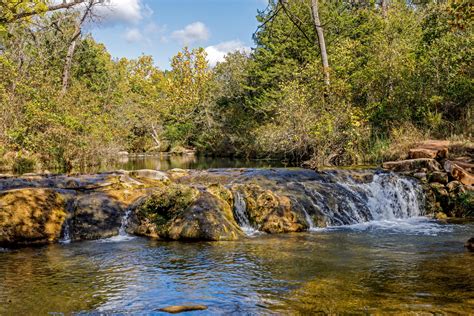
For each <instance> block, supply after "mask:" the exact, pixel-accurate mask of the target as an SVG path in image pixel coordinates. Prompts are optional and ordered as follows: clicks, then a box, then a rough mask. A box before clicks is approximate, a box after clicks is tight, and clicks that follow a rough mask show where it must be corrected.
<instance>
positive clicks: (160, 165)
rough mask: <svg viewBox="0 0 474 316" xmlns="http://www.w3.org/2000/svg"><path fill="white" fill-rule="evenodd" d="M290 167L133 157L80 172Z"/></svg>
mask: <svg viewBox="0 0 474 316" xmlns="http://www.w3.org/2000/svg"><path fill="white" fill-rule="evenodd" d="M288 166H291V165H289V164H287V163H285V162H281V161H276V160H246V159H235V158H213V157H203V156H194V155H179V156H176V155H165V154H162V155H155V156H146V155H142V156H140V155H134V156H125V157H119V158H118V160H117V161H111V162H107V163H104V164H102V165H101V166H97V167H90V168H87V169H83V170H78V171H80V172H88V173H95V172H103V171H112V170H118V169H124V170H138V169H154V170H170V169H173V168H180V169H211V168H270V167H274V168H276V167H288Z"/></svg>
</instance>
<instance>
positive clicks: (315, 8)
mask: <svg viewBox="0 0 474 316" xmlns="http://www.w3.org/2000/svg"><path fill="white" fill-rule="evenodd" d="M311 13H312V17H313V23H314V27H315V28H316V34H317V35H318V43H319V49H320V51H321V61H322V63H323V72H324V82H325V83H326V85H329V84H330V80H329V79H330V78H329V62H328V54H327V51H326V41H325V40H324V32H323V27H322V26H321V20H320V19H319V3H318V0H311Z"/></svg>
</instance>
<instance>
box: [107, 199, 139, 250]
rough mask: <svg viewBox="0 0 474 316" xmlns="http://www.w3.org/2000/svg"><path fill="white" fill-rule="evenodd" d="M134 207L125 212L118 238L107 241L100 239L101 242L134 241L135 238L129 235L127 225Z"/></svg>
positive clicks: (114, 237)
mask: <svg viewBox="0 0 474 316" xmlns="http://www.w3.org/2000/svg"><path fill="white" fill-rule="evenodd" d="M132 209H133V207H131V206H130V207H128V208H127V210H126V211H125V213H124V215H123V217H122V220H121V223H120V228H119V233H118V235H116V236H113V237H110V238H106V239H100V240H99V242H121V241H128V240H131V239H134V238H135V237H134V236H132V235H130V234H128V233H127V230H126V229H127V225H128V220H129V218H130V215H131V213H132Z"/></svg>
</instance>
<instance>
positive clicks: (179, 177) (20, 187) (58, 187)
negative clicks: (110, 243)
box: [0, 169, 309, 246]
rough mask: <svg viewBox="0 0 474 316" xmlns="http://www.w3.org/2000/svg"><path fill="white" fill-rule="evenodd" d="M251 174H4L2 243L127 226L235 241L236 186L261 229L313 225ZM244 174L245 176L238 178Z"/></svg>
mask: <svg viewBox="0 0 474 316" xmlns="http://www.w3.org/2000/svg"><path fill="white" fill-rule="evenodd" d="M249 172H251V171H249V170H239V169H233V170H220V171H218V172H213V171H212V170H211V171H189V170H182V169H174V170H170V171H168V172H161V171H156V170H137V171H131V172H128V171H117V172H111V173H103V174H94V175H78V176H65V175H56V176H55V175H37V174H27V175H24V176H22V177H9V176H3V177H0V245H2V246H12V245H30V244H45V243H54V242H58V241H60V240H62V239H63V240H64V239H68V240H70V241H79V240H93V239H99V238H107V237H111V236H115V235H117V234H119V232H120V230H121V229H125V230H126V232H128V233H129V234H134V235H141V236H147V237H152V238H160V239H168V240H211V241H217V240H236V239H239V238H241V237H243V236H244V233H243V231H242V229H241V228H240V226H239V225H238V224H237V221H236V219H235V217H234V213H233V209H234V206H235V205H234V204H235V203H234V196H235V194H236V193H235V192H237V191H239V192H241V194H242V195H243V197H244V200H245V203H246V205H248V207H246V212H248V216H249V218H250V219H249V220H250V221H251V224H252V225H253V226H255V227H257V228H258V229H259V230H261V231H263V232H268V233H284V232H294V231H302V230H305V229H307V228H308V227H309V226H308V222H307V220H306V219H305V215H304V214H303V213H302V211H301V210H298V209H292V208H291V205H290V204H291V203H290V201H289V199H288V198H287V197H286V196H284V195H283V194H280V193H276V192H272V191H270V190H268V189H265V188H263V187H262V186H260V185H259V184H257V183H256V182H255V181H250V179H251V177H247V176H245V175H244V174H248V173H249ZM239 177H241V178H242V181H239V184H234V183H233V181H234V180H235V179H237V178H239ZM263 182H265V181H262V183H263ZM266 182H267V184H268V182H269V180H268V181H266ZM124 220H126V225H125V224H124V223H123V221H124Z"/></svg>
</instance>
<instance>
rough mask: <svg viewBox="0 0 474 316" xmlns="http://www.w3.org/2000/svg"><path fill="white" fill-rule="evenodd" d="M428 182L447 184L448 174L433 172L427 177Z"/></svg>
mask: <svg viewBox="0 0 474 316" xmlns="http://www.w3.org/2000/svg"><path fill="white" fill-rule="evenodd" d="M428 181H429V182H438V183H441V184H448V174H447V173H446V172H442V171H433V172H432V173H430V174H429V175H428Z"/></svg>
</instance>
